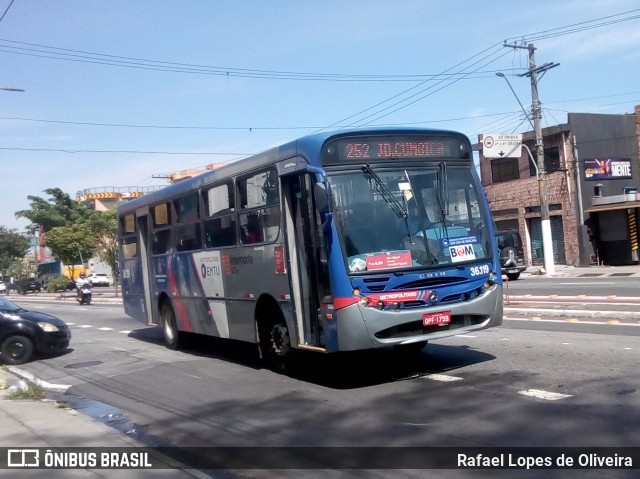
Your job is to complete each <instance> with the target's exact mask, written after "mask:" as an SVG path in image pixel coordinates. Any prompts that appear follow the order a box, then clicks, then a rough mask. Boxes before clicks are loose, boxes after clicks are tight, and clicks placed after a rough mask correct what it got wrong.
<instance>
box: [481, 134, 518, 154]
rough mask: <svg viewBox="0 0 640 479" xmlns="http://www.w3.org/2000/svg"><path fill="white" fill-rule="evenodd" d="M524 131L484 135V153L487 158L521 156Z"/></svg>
mask: <svg viewBox="0 0 640 479" xmlns="http://www.w3.org/2000/svg"><path fill="white" fill-rule="evenodd" d="M521 153H522V133H514V134H508V133H496V134H485V135H482V155H483V156H484V157H485V158H520V155H521Z"/></svg>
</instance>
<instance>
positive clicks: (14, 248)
mask: <svg viewBox="0 0 640 479" xmlns="http://www.w3.org/2000/svg"><path fill="white" fill-rule="evenodd" d="M28 251H29V238H28V237H27V236H26V235H24V234H22V233H18V232H17V230H15V229H8V228H6V227H4V226H0V273H1V274H2V276H4V275H5V273H6V272H7V270H8V269H9V266H11V264H12V263H13V262H14V261H16V260H17V259H20V258H22V257H24V255H26V254H27V252H28ZM1 279H2V278H1V277H0V280H1Z"/></svg>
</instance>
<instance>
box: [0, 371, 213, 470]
mask: <svg viewBox="0 0 640 479" xmlns="http://www.w3.org/2000/svg"><path fill="white" fill-rule="evenodd" d="M14 370H15V371H16V372H14ZM19 371H20V370H19V369H18V368H0V448H46V449H45V450H51V451H56V452H61V451H64V449H61V448H65V447H72V448H73V447H88V448H129V450H132V449H131V448H135V447H143V445H142V444H140V443H138V442H137V441H135V440H134V439H132V438H130V437H129V436H127V435H125V434H122V433H121V432H120V431H117V430H116V429H113V428H111V427H109V426H107V425H105V424H102V423H100V422H97V421H95V420H93V419H91V418H89V417H87V416H85V415H83V414H80V413H78V412H76V411H74V410H73V409H70V408H68V407H66V406H65V405H64V404H59V403H57V402H55V401H51V400H24V399H11V398H10V394H11V392H12V391H14V390H15V389H16V388H18V387H19V385H20V383H21V381H24V380H23V379H22V378H21V377H20V376H21V373H20V372H19ZM96 450H97V449H96ZM134 450H135V449H134ZM0 451H1V449H0ZM7 454H8V452H7ZM40 461H41V464H42V463H43V460H42V457H41V458H40ZM8 462H9V461H8V458H3V457H0V464H7V463H8ZM151 462H152V464H154V465H157V464H161V465H167V466H166V468H163V469H155V468H154V469H100V468H78V469H46V470H45V469H23V468H19V469H15V468H11V469H6V470H4V472H3V470H2V469H0V476H4V474H5V472H6V473H11V477H21V478H22V477H34V478H36V477H37V478H39V477H47V478H51V479H66V478H78V479H80V478H82V479H84V478H92V479H95V478H109V479H147V478H149V479H151V478H153V479H156V478H178V479H194V478H198V479H204V478H210V477H211V476H210V475H207V474H204V473H203V472H200V471H197V470H188V469H180V468H174V467H171V466H170V465H173V466H176V465H178V466H179V464H178V463H176V461H173V460H171V459H170V458H167V457H166V456H163V455H162V454H153V456H152V460H151ZM17 471H19V472H17Z"/></svg>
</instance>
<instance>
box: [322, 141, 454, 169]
mask: <svg viewBox="0 0 640 479" xmlns="http://www.w3.org/2000/svg"><path fill="white" fill-rule="evenodd" d="M461 145H462V143H461V141H460V140H459V139H457V138H428V139H427V138H424V137H412V138H397V137H396V138H393V137H389V136H386V137H360V138H353V137H352V138H343V139H339V140H336V141H334V142H331V143H330V144H329V145H328V146H327V147H326V149H325V160H326V161H327V162H330V163H333V162H349V161H376V160H389V159H398V158H405V159H410V158H451V157H453V158H460V157H461V154H462V152H463V148H462V147H461Z"/></svg>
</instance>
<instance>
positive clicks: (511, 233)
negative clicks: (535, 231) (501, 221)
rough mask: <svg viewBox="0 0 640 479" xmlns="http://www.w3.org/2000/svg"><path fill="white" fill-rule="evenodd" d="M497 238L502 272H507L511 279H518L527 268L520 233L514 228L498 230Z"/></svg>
mask: <svg viewBox="0 0 640 479" xmlns="http://www.w3.org/2000/svg"><path fill="white" fill-rule="evenodd" d="M496 239H497V240H498V250H499V251H500V266H501V267H502V274H506V275H507V278H509V279H510V280H516V279H518V278H519V277H520V273H522V272H523V271H525V270H526V269H527V264H526V262H525V259H524V249H523V247H522V238H521V237H520V233H519V232H518V231H517V230H514V229H502V230H497V231H496Z"/></svg>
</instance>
